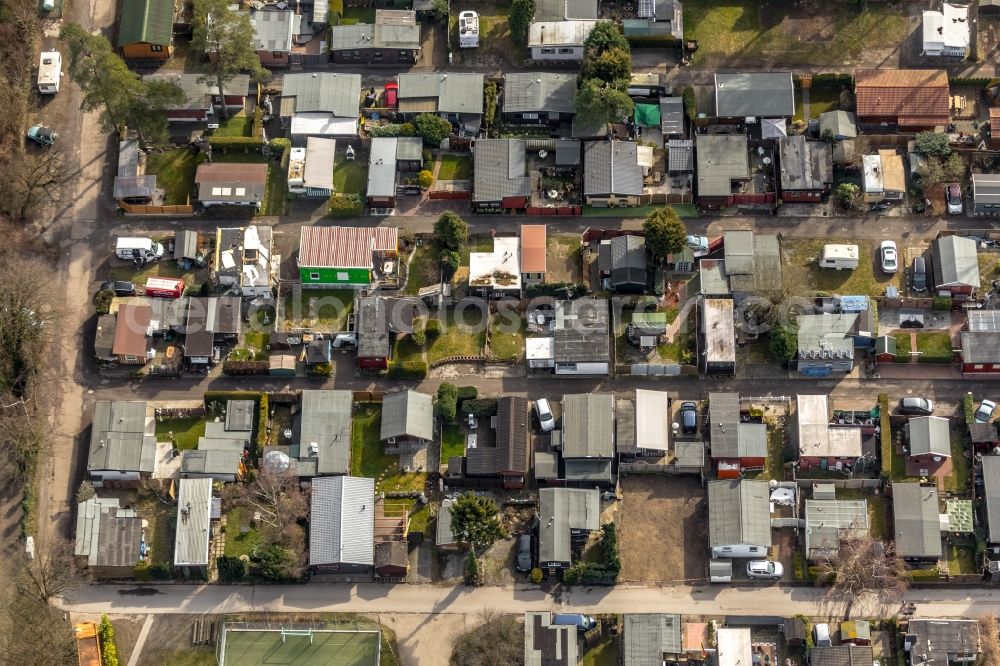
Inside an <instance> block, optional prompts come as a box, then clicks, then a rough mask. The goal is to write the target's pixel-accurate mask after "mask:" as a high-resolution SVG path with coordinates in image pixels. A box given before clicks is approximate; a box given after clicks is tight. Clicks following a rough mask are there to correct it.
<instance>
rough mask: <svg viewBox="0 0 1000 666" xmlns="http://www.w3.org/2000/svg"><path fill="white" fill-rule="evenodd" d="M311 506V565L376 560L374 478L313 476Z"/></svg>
mask: <svg viewBox="0 0 1000 666" xmlns="http://www.w3.org/2000/svg"><path fill="white" fill-rule="evenodd" d="M311 507H312V508H311V511H310V516H309V564H310V566H322V565H326V564H361V565H369V566H371V565H373V564H374V563H375V546H374V541H375V479H367V478H362V477H357V476H321V477H318V478H315V479H313V480H312V500H311Z"/></svg>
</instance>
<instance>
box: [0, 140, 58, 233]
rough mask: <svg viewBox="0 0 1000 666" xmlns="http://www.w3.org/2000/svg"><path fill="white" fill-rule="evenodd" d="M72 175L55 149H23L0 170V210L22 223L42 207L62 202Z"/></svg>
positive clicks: (0, 167)
mask: <svg viewBox="0 0 1000 666" xmlns="http://www.w3.org/2000/svg"><path fill="white" fill-rule="evenodd" d="M72 178H73V171H72V169H71V166H70V164H69V162H68V161H67V159H66V156H65V153H64V152H63V151H61V150H60V149H58V148H56V147H51V148H48V149H45V150H34V149H32V150H28V149H23V150H21V151H19V153H18V154H17V155H14V156H13V159H11V160H9V161H7V162H6V163H4V164H3V165H2V166H0V207H2V208H3V209H4V210H6V211H7V212H8V213H9V214H10V215H11V217H13V218H14V219H15V220H17V221H24V220H26V219H28V216H29V215H30V214H31V213H32V212H33V211H34V210H35V209H36V208H37V207H38V206H39V205H40V204H42V203H44V202H51V203H57V202H59V201H61V200H62V195H63V189H64V186H65V185H66V183H68V182H69V181H70V180H71V179H72Z"/></svg>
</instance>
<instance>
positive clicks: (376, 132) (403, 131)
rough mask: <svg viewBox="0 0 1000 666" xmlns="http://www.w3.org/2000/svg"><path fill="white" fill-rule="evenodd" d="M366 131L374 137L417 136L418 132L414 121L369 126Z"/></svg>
mask: <svg viewBox="0 0 1000 666" xmlns="http://www.w3.org/2000/svg"><path fill="white" fill-rule="evenodd" d="M365 131H367V132H368V136H372V137H384V136H416V134H417V130H416V128H415V127H414V126H413V123H389V124H388V125H379V126H376V127H367V128H366V129H365Z"/></svg>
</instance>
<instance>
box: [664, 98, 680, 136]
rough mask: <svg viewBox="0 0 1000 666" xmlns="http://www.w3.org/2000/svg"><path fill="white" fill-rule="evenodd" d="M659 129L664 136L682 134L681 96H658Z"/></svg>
mask: <svg viewBox="0 0 1000 666" xmlns="http://www.w3.org/2000/svg"><path fill="white" fill-rule="evenodd" d="M660 131H661V132H663V135H664V136H670V135H671V134H675V135H676V134H679V135H683V134H684V99H683V98H681V97H661V98H660Z"/></svg>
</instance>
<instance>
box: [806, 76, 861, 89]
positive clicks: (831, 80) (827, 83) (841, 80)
mask: <svg viewBox="0 0 1000 666" xmlns="http://www.w3.org/2000/svg"><path fill="white" fill-rule="evenodd" d="M852 83H854V77H853V76H851V75H850V74H842V73H839V72H822V73H820V74H813V77H812V85H813V87H814V88H831V87H833V86H834V85H851V84H852Z"/></svg>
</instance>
